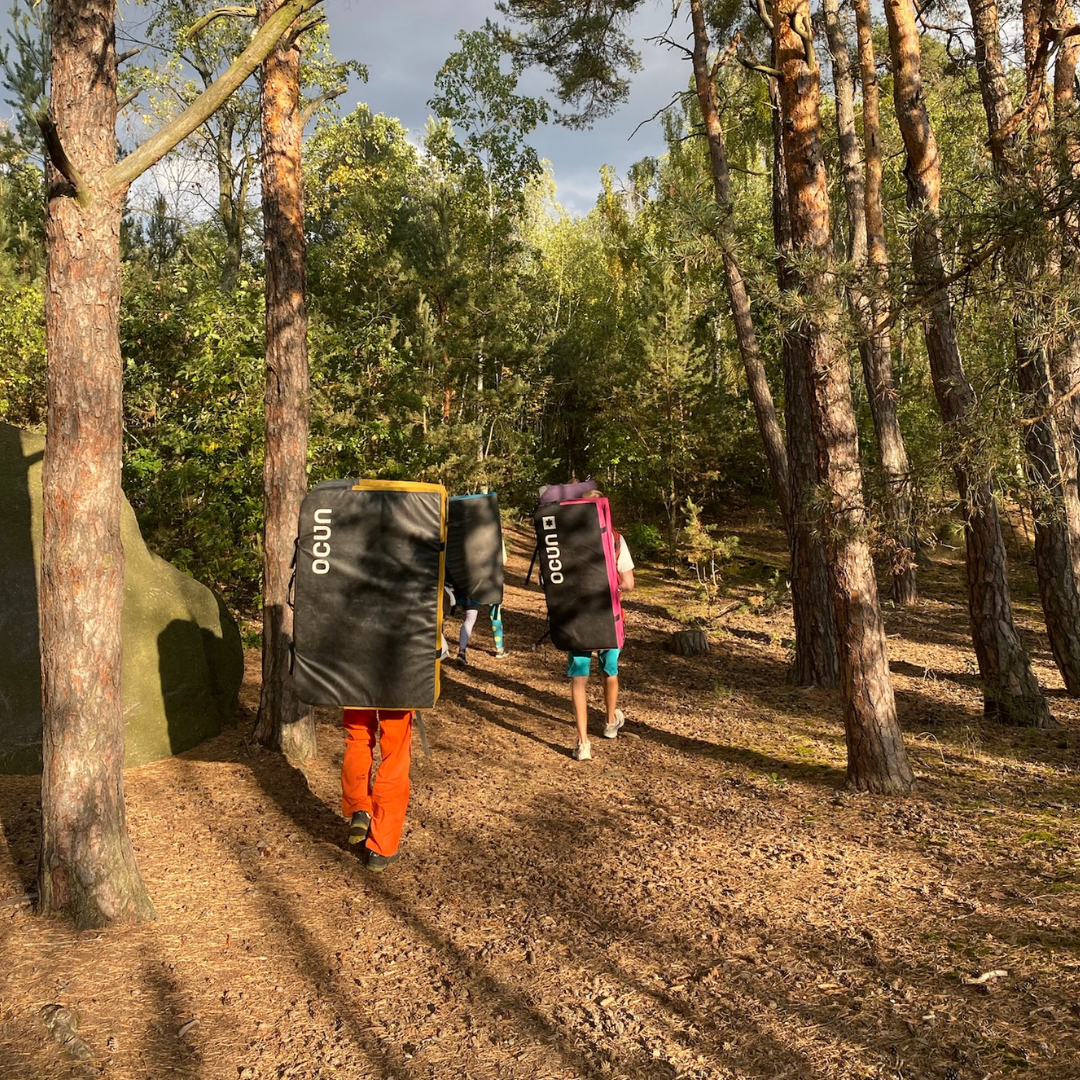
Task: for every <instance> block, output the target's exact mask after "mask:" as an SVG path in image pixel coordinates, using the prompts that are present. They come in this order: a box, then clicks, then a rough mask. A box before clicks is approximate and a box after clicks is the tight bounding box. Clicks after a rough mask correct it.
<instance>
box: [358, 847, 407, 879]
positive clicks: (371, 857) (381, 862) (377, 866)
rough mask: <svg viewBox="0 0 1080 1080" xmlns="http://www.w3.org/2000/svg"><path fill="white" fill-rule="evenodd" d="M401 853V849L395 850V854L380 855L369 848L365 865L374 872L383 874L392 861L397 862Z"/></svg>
mask: <svg viewBox="0 0 1080 1080" xmlns="http://www.w3.org/2000/svg"><path fill="white" fill-rule="evenodd" d="M400 855H401V852H400V851H395V852H394V854H393V855H380V854H379V853H378V852H377V851H372V850H371V848H368V849H367V862H366V863H365V865H366V866H367V868H368V869H369V870H370V871H371V872H372V873H373V874H381V873H382V872H383V871H384V870H385V869H386V868H387V867H388V866H389V865H390V864H391V863H392V862H397V861H398V858H399V857H400Z"/></svg>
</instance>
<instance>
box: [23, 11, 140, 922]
mask: <svg viewBox="0 0 1080 1080" xmlns="http://www.w3.org/2000/svg"><path fill="white" fill-rule="evenodd" d="M52 18H53V66H52V98H51V108H50V118H51V120H52V121H53V123H55V125H56V128H57V130H58V132H59V135H60V138H61V139H62V140H63V144H64V148H65V150H66V152H67V155H68V157H69V159H70V160H71V161H72V162H73V163H74V164H75V167H76V168H77V169H78V170H79V171H80V173H81V174H82V175H83V177H84V178H85V180H86V183H87V190H86V192H85V194H86V196H88V197H87V198H85V199H84V200H83V202H82V203H80V202H79V201H77V200H76V199H75V198H73V197H72V195H73V194H74V192H73V190H72V188H71V185H70V184H68V183H67V182H66V181H65V180H64V179H63V178H62V177H61V176H60V175H59V174H58V173H57V171H56V169H55V168H54V167H52V166H51V165H50V166H49V168H48V173H47V177H48V183H49V203H48V212H47V216H46V234H47V244H48V254H47V258H48V287H47V288H46V290H45V327H46V346H47V350H48V372H47V377H46V378H47V391H48V403H49V404H48V415H47V420H46V440H47V441H46V447H45V460H44V469H43V479H42V483H43V489H44V490H43V501H44V536H43V541H42V552H41V568H42V573H41V659H42V706H43V714H44V732H43V741H42V754H43V758H44V771H43V774H42V785H41V819H42V828H41V864H40V871H39V890H40V892H39V895H40V906H41V910H42V911H43V912H45V913H48V914H59V913H65V914H68V915H70V916H71V917H72V918H73V919H74V920H75V923H76V925H78V926H79V927H98V926H104V925H106V924H108V923H112V922H133V921H138V920H140V919H145V918H153V916H154V909H153V905H152V904H151V902H150V898H149V895H148V894H147V892H146V888H145V886H144V884H143V881H142V878H141V876H140V874H139V870H138V868H137V866H136V864H135V856H134V852H133V850H132V847H131V842H130V839H129V837H128V833H127V823H126V814H125V808H124V771H123V769H124V714H123V707H122V702H121V698H120V661H121V640H120V615H121V609H122V606H123V596H124V551H123V547H122V545H121V542H120V506H121V498H122V494H121V487H120V466H121V451H122V420H121V417H122V405H121V384H122V379H121V372H122V367H121V360H120V333H119V313H120V216H121V211H122V207H123V199H124V192H123V191H109V190H107V189H105V188H103V187H101V186H100V177H103V176H104V174H105V172H106V170H107V169H108V168H109V167H110V165H112V163H113V161H114V160H115V154H116V136H115V124H116V53H115V41H114V19H115V8H114V5H113V3H112V0H89V2H87V0H80V2H75V0H53V3H52Z"/></svg>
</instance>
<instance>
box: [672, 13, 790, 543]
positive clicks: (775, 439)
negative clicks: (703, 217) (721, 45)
mask: <svg viewBox="0 0 1080 1080" xmlns="http://www.w3.org/2000/svg"><path fill="white" fill-rule="evenodd" d="M690 18H691V23H692V25H693V31H694V51H693V68H694V87H695V90H696V92H697V99H698V105H699V107H700V109H701V116H702V120H703V123H704V126H705V138H706V141H707V143H708V147H709V165H710V169H711V172H712V179H713V195H714V197H715V199H716V205H717V207H718V209H719V211H720V219H721V222H722V223H723V224H722V229H723V235H722V236H721V237H720V241H721V245H722V247H723V252H724V256H723V259H724V281H725V283H726V285H727V292H728V300H729V302H730V304H731V319H732V324H733V326H734V327H735V340H736V341H737V342H738V345H739V356H740V357H741V358H742V362H743V368H744V370H745V371H746V385H747V388H748V389H749V391H750V400H751V401H752V402H753V405H754V413H755V415H756V417H757V423H758V430H759V431H760V432H761V440H762V442H763V443H764V445H765V458H766V460H767V461H768V463H769V473H770V475H771V476H772V481H773V486H774V487H775V488H776V497H777V501H778V502H779V504H780V514H781V516H782V517H783V520H784V525H785V527H786V529H787V530H788V535H789V536H790V533H791V510H792V508H791V494H790V480H789V476H788V461H787V450H786V449H785V447H784V434H783V431H782V430H781V428H780V423H779V421H778V420H777V417H776V406H775V403H774V402H773V396H772V391H771V390H770V388H769V381H768V378H767V377H766V374H765V365H764V364H763V363H762V361H761V350H760V349H759V347H758V339H757V331H756V330H755V328H754V320H753V316H752V314H751V311H750V297H749V295H748V293H747V291H746V283H745V281H744V280H743V275H742V270H741V268H740V266H739V260H738V256H737V255H736V252H735V246H734V240H733V237H732V235H731V229H730V227H729V221H730V217H731V210H732V206H731V173H730V170H729V168H728V160H727V147H726V145H725V141H724V129H723V126H722V125H721V123H720V110H719V107H718V105H717V100H716V83H715V81H714V79H713V73H712V72H711V71H710V69H709V36H708V29H707V27H706V23H705V13H704V9H703V0H690Z"/></svg>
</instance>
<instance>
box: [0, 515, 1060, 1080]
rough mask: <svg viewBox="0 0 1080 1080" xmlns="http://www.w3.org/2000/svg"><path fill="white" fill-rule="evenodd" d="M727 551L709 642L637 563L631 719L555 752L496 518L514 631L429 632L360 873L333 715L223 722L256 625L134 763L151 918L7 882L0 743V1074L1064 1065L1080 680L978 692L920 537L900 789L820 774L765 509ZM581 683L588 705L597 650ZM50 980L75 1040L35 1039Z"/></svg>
mask: <svg viewBox="0 0 1080 1080" xmlns="http://www.w3.org/2000/svg"><path fill="white" fill-rule="evenodd" d="M741 552H742V553H741V556H740V560H739V563H738V565H737V566H736V567H735V568H734V569H733V572H732V573H731V574H730V575H729V580H728V583H727V588H728V596H730V597H734V598H738V599H740V600H741V601H743V606H742V607H741V608H740V609H738V610H736V611H733V612H730V613H729V614H727V615H725V616H724V618H723V620H722V625H723V629H722V630H721V631H720V632H719V633H717V634H715V635H714V637H713V642H714V644H713V649H712V651H711V652H710V653H709V654H708V655H707V656H705V657H698V658H692V659H680V658H676V657H672V656H669V655H668V654H666V653H664V652H663V651H662V649H661V647H660V645H661V642H662V640H663V639H664V637H666V635H667V634H668V633H670V631H672V630H674V629H677V628H678V627H679V623H678V622H676V621H675V619H673V618H672V615H671V612H676V613H686V612H692V611H693V610H694V609H695V606H696V605H697V604H698V601H697V600H696V598H695V595H694V591H693V589H692V587H691V586H690V585H689V584H688V583H686V582H679V581H675V580H670V579H668V578H666V577H664V576H663V575H662V574H661V573H660V571H659V570H655V569H648V568H646V569H641V570H639V571H638V574H637V577H638V583H639V588H638V590H637V591H636V592H635V593H634V594H633V598H632V600H631V601H630V603H629V604H628V620H627V621H628V631H629V635H628V636H629V646H628V648H627V651H626V654H625V659H624V663H623V672H624V674H623V679H622V688H623V703H624V705H625V709H626V713H627V716H628V718H629V720H628V724H627V727H626V730H625V733H624V734H623V735H622V736H620V738H619V739H617V740H615V741H613V742H609V741H607V740H604V739H602V738H599V728H598V727H597V735H596V736H594V742H593V749H594V755H595V759H594V760H593V761H592V762H582V763H577V762H574V761H572V760H571V758H570V756H569V755H570V748H571V746H572V745H573V741H574V739H573V729H572V725H571V723H570V719H569V708H568V694H567V687H566V682H565V679H564V678H563V677H562V675H563V670H564V663H565V661H564V659H563V658H562V656H561V655H560V654H558V653H556V651H555V650H554V649H552V648H551V647H550V646H549V645H548V646H543V647H541V648H540V649H538V650H537V651H531V650H530V648H529V646H530V644H531V643H532V642H534V641H535V640H536V639H537V638H539V637H540V634H541V633H542V630H543V605H542V598H541V596H540V594H539V593H538V592H537V591H536V590H535V589H530V590H525V589H524V588H523V587H522V577H523V575H524V572H525V568H526V565H527V561H528V554H529V550H528V549H527V542H526V539H525V534H524V533H515V534H514V536H513V546H512V554H511V564H510V566H509V571H510V584H509V588H508V591H507V597H506V605H505V611H506V615H505V619H506V629H507V642H508V645H509V647H510V648H511V649H512V650H513V653H512V655H511V656H510V657H509V658H508V659H506V660H504V661H496V660H495V659H494V658H493V657H492V656H491V654H490V646H491V642H490V629H489V627H488V626H487V624H486V620H485V619H484V618H483V617H482V618H481V620H480V623H479V626H478V629H477V632H476V637H475V639H474V648H473V649H470V656H471V657H474V662H473V666H471V667H469V668H467V669H465V668H460V667H458V666H456V665H454V664H448V665H446V668H445V674H444V681H443V697H442V700H441V701H440V703H439V706H438V708H437V710H436V711H435V712H434V714H433V715H431V716H430V718H429V719H428V721H427V730H428V734H429V736H430V740H431V747H432V753H431V756H430V757H427V758H425V757H424V756H423V754H422V753H421V752H420V747H419V740H417V744H416V746H415V757H414V766H413V801H412V804H411V807H410V811H409V818H408V821H407V824H406V834H405V846H404V849H403V851H404V854H403V857H402V859H401V861H400V862H399V863H397V864H396V865H395V866H394V867H392V868H391V869H390V870H389V871H387V872H386V873H385V874H383V875H381V876H379V877H375V876H372V875H370V874H368V873H367V872H366V871H365V870H364V869H363V868H362V867H361V866H360V865H359V864H358V863H357V861H356V860H355V858H354V857H353V855H352V854H351V853H350V852H349V851H348V850H347V848H346V845H345V843H344V836H345V827H344V823H343V821H342V820H341V818H340V815H339V812H338V811H339V790H340V789H339V785H338V775H337V773H338V769H339V768H340V762H341V751H342V746H341V734H340V729H339V728H338V727H337V725H336V723H335V719H336V718H335V717H334V716H333V714H331V713H329V712H327V713H325V714H324V715H321V728H320V732H319V737H320V748H321V750H320V756H319V758H318V759H317V760H316V761H314V762H312V763H310V764H309V765H307V766H305V767H304V769H303V770H302V771H301V770H299V769H294V768H291V767H289V766H288V765H287V764H286V763H285V762H283V761H282V760H281V759H280V758H279V757H277V756H276V755H273V754H267V753H262V752H259V751H257V750H254V749H252V748H250V747H249V746H247V745H246V743H245V740H244V738H243V735H244V733H246V732H247V731H248V730H249V729H250V725H251V718H252V710H253V708H254V706H255V703H256V702H257V686H256V684H255V681H254V680H255V679H256V678H257V675H258V663H257V657H256V656H254V655H252V656H251V657H249V676H250V677H249V681H248V682H247V683H246V684H245V688H244V693H243V701H242V710H241V711H242V716H241V721H240V725H239V727H238V728H237V729H235V730H230V731H228V732H226V733H224V734H223V735H221V736H220V737H219V738H217V739H215V740H213V741H211V742H209V743H206V744H204V745H203V746H201V747H199V748H197V749H196V750H194V751H192V752H189V753H187V754H184V755H182V756H181V757H178V758H175V759H172V760H169V761H164V762H159V763H157V764H155V765H152V766H149V767H146V768H143V769H139V770H133V771H131V772H129V773H128V775H127V791H128V807H129V820H130V826H131V831H132V834H133V838H134V841H135V844H136V848H137V852H138V857H139V863H140V866H141V868H142V871H143V874H144V876H145V878H146V880H147V882H148V883H149V886H150V889H151V892H152V895H153V897H154V901H155V903H156V905H157V910H158V919H157V921H156V922H154V923H152V924H149V925H146V926H142V927H137V928H134V929H127V930H113V931H109V932H107V933H105V934H97V933H83V934H80V933H75V932H73V931H72V930H71V929H70V928H68V927H67V926H66V925H64V924H62V923H58V922H48V921H43V920H41V919H38V918H37V917H35V916H34V915H33V914H32V913H31V911H30V910H29V909H28V908H27V907H26V906H20V905H19V904H18V903H17V902H15V900H14V898H17V897H18V896H19V895H21V894H22V893H23V892H24V891H25V890H26V889H27V888H28V887H30V886H31V885H32V883H33V878H34V873H35V867H34V859H35V848H36V843H37V820H36V812H37V811H36V800H37V781H36V779H33V778H20V777H0V825H2V836H0V1077H3V1078H4V1080H42V1078H53V1077H67V1076H80V1077H81V1076H104V1077H110V1078H115V1080H136V1078H139V1080H161V1078H164V1077H172V1076H178V1077H184V1076H188V1077H198V1078H201V1080H279V1078H286V1077H290V1078H291V1077H295V1078H305V1080H314V1078H322V1080H367V1078H372V1080H375V1078H378V1080H384V1078H385V1080H414V1078H415V1080H420V1078H428V1077H436V1078H443V1077H446V1078H451V1077H452V1078H458V1077H468V1078H472V1080H481V1078H485V1080H486V1078H491V1080H496V1078H498V1080H509V1078H515V1080H516V1078H521V1080H542V1078H552V1080H554V1078H560V1080H561V1078H566V1080H570V1078H583V1080H584V1078H589V1080H594V1078H615V1077H640V1078H649V1080H663V1078H668V1077H671V1078H675V1077H680V1078H681V1077H685V1078H698V1077H700V1078H705V1077H708V1078H770V1080H771V1078H782V1077H790V1078H792V1080H796V1078H797V1080H826V1078H827V1080H834V1078H835V1080H840V1078H843V1080H847V1078H870V1077H874V1078H888V1080H930V1078H934V1080H946V1078H951V1080H983V1078H984V1077H995V1078H996V1077H1000V1076H1010V1075H1017V1076H1026V1077H1040V1078H1041V1077H1045V1078H1048V1080H1049V1078H1054V1080H1068V1078H1070V1077H1072V1078H1078V1077H1080V1005H1078V1004H1077V1002H1078V1001H1080V905H1078V898H1080V843H1078V838H1080V827H1078V825H1077V817H1076V811H1077V808H1078V806H1080V779H1078V773H1077V770H1078V765H1080V753H1078V749H1077V747H1078V744H1080V719H1078V709H1077V705H1076V704H1075V703H1073V702H1071V701H1069V700H1068V699H1065V698H1064V697H1062V696H1061V695H1060V692H1058V693H1057V694H1056V695H1055V696H1054V697H1053V698H1052V708H1053V710H1054V713H1055V715H1056V716H1057V717H1058V719H1059V720H1060V721H1061V723H1062V725H1063V726H1062V727H1061V728H1060V729H1057V730H1054V731H1044V732H1034V731H1013V730H1002V729H1000V728H996V727H993V726H991V725H987V724H984V722H983V721H982V719H981V716H980V711H979V707H978V705H979V699H978V693H977V688H976V686H975V683H974V679H973V665H972V662H971V655H970V648H969V647H968V645H967V635H966V628H965V619H964V612H963V605H962V603H961V602H960V598H959V596H958V595H957V594H956V587H957V584H958V575H957V567H956V565H955V563H954V562H951V561H950V560H947V559H946V560H942V561H939V562H936V563H935V564H934V565H933V566H931V567H930V569H929V571H928V572H927V574H925V575H924V579H925V582H926V584H927V585H928V587H929V589H930V591H931V595H932V596H933V599H932V600H931V601H928V602H926V603H924V604H923V605H922V606H921V607H920V608H919V609H918V610H917V611H916V612H915V613H913V614H902V613H897V612H890V613H889V614H888V615H887V621H888V630H889V634H890V650H891V657H892V661H893V668H894V672H895V673H896V686H897V694H898V701H899V707H900V712H901V718H902V721H903V724H904V728H905V734H906V737H907V742H908V746H909V749H910V751H911V754H912V756H913V759H914V763H915V766H916V771H917V773H918V775H919V777H920V789H919V792H918V793H917V794H916V795H915V796H914V797H913V798H910V799H906V800H886V799H874V798H871V797H867V796H852V795H848V794H844V793H842V792H841V791H840V787H841V785H842V783H843V779H844V748H843V736H842V731H841V729H840V721H839V703H838V701H837V699H836V697H835V695H833V694H830V693H825V692H821V691H800V690H796V689H794V688H792V687H791V686H789V685H787V684H786V683H785V681H784V674H785V667H786V648H787V646H786V644H785V642H786V640H787V639H789V638H790V634H791V628H790V613H789V609H788V608H787V607H786V606H784V605H783V604H782V603H781V604H779V606H776V605H775V601H776V600H777V599H778V598H777V597H776V596H775V595H774V593H775V589H774V588H773V586H772V585H771V583H770V570H771V567H772V566H774V565H776V563H777V562H778V560H779V558H780V556H779V553H778V552H777V548H776V539H775V537H773V536H771V535H770V534H769V532H768V531H767V530H763V529H757V530H755V529H746V530H744V538H743V546H742V549H741ZM944 554H948V553H947V552H946V553H944ZM1033 604H1034V601H1032V600H1030V599H1026V600H1025V601H1024V603H1023V604H1021V605H1019V610H1020V617H1021V619H1022V621H1023V622H1024V625H1025V626H1026V628H1027V630H1028V631H1029V632H1030V635H1031V636H1030V641H1031V644H1032V646H1033V648H1035V651H1036V656H1037V664H1038V667H1039V674H1040V677H1041V678H1042V679H1043V681H1044V685H1046V686H1048V687H1060V680H1058V679H1057V678H1056V676H1055V674H1054V672H1053V670H1052V668H1051V667H1050V665H1049V656H1048V653H1047V650H1046V648H1045V642H1042V641H1041V640H1040V639H1039V638H1038V637H1036V631H1037V627H1038V622H1037V607H1036V606H1033ZM450 629H451V634H453V632H456V624H451V627H450ZM592 703H593V706H594V710H595V711H594V720H595V723H596V724H597V725H599V723H600V720H601V717H600V708H599V706H600V693H599V685H598V681H597V686H596V687H595V688H593V697H592ZM970 980H975V981H970ZM50 1003H57V1004H63V1005H65V1006H67V1007H69V1008H70V1009H72V1010H74V1012H75V1013H76V1014H77V1015H78V1017H79V1018H80V1021H81V1024H80V1027H79V1035H80V1036H81V1037H82V1039H83V1040H84V1041H85V1043H86V1045H87V1047H88V1048H89V1051H90V1052H91V1054H92V1057H90V1058H89V1059H88V1060H86V1061H76V1060H73V1059H72V1058H71V1057H70V1056H68V1055H66V1054H65V1053H64V1052H63V1051H61V1049H60V1048H59V1047H58V1045H57V1044H56V1043H55V1042H53V1041H52V1040H51V1039H50V1037H49V1034H48V1032H47V1030H46V1028H45V1025H44V1023H43V1022H42V1019H41V1017H40V1015H39V1013H40V1010H41V1009H42V1007H43V1006H46V1005H48V1004H50Z"/></svg>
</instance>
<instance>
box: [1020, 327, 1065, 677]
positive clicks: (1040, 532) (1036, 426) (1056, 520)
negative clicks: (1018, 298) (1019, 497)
mask: <svg viewBox="0 0 1080 1080" xmlns="http://www.w3.org/2000/svg"><path fill="white" fill-rule="evenodd" d="M1016 348H1017V376H1018V382H1019V384H1020V392H1021V393H1022V394H1023V395H1024V396H1025V398H1026V400H1027V402H1028V406H1027V410H1026V411H1027V412H1028V424H1027V432H1026V435H1025V438H1024V447H1025V449H1026V450H1027V456H1028V462H1027V467H1028V479H1029V482H1030V483H1031V487H1032V493H1031V502H1032V507H1031V509H1032V517H1033V518H1034V521H1035V570H1036V574H1037V577H1038V581H1039V599H1040V600H1041V601H1042V609H1043V617H1044V619H1045V622H1046V629H1047V633H1048V636H1049V638H1050V650H1051V652H1052V653H1053V654H1054V662H1055V663H1056V664H1057V667H1058V671H1060V672H1061V677H1062V679H1064V681H1065V689H1066V690H1067V691H1068V692H1069V693H1070V694H1071V695H1072V696H1073V697H1080V588H1078V581H1077V575H1076V564H1075V562H1074V560H1073V558H1072V552H1073V551H1075V550H1076V547H1075V542H1076V538H1075V537H1074V536H1073V535H1071V531H1070V523H1073V524H1074V523H1075V522H1076V521H1077V520H1078V518H1080V506H1077V505H1076V490H1075V487H1073V488H1072V489H1070V487H1069V486H1068V485H1067V484H1066V483H1065V481H1064V477H1063V473H1064V470H1063V469H1062V467H1061V463H1060V460H1059V458H1058V449H1059V446H1060V445H1061V443H1060V440H1059V436H1058V427H1057V423H1056V422H1055V420H1054V407H1053V394H1052V392H1051V389H1050V373H1049V371H1048V369H1047V365H1046V356H1045V354H1044V353H1043V351H1042V350H1041V349H1040V348H1038V346H1034V347H1033V345H1032V343H1031V342H1029V341H1025V340H1024V339H1023V338H1020V337H1018V339H1017V347H1016Z"/></svg>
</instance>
